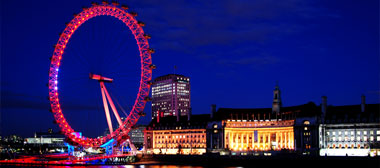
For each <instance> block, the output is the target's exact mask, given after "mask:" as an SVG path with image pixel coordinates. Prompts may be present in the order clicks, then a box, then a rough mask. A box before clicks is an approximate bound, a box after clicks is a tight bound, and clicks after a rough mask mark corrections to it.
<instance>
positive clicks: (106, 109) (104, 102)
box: [100, 81, 113, 134]
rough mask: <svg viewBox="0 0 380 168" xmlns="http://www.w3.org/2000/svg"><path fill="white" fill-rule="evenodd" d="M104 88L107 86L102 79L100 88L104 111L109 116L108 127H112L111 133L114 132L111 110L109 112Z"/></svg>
mask: <svg viewBox="0 0 380 168" xmlns="http://www.w3.org/2000/svg"><path fill="white" fill-rule="evenodd" d="M104 88H105V86H104V83H103V82H102V81H101V82H100V90H101V92H102V98H103V105H104V111H105V112H106V118H107V123H108V128H109V129H110V133H111V134H112V132H113V128H112V122H111V116H110V112H109V109H108V104H107V98H106V96H105V93H104V92H105V91H104Z"/></svg>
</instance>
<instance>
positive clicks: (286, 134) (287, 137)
mask: <svg viewBox="0 0 380 168" xmlns="http://www.w3.org/2000/svg"><path fill="white" fill-rule="evenodd" d="M288 145H289V136H288V132H287V131H286V132H285V148H286V149H288V148H289V146H288Z"/></svg>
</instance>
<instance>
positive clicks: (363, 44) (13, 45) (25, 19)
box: [1, 1, 380, 137]
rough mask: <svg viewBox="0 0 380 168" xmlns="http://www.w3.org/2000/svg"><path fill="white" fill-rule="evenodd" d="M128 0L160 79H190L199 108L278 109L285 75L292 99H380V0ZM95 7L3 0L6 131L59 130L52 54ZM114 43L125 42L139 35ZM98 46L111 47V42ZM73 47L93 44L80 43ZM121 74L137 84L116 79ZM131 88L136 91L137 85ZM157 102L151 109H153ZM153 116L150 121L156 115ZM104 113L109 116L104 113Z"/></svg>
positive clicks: (287, 98) (286, 101)
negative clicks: (68, 28) (79, 16)
mask: <svg viewBox="0 0 380 168" xmlns="http://www.w3.org/2000/svg"><path fill="white" fill-rule="evenodd" d="M119 2H120V3H121V4H124V3H125V4H127V5H129V7H130V10H129V11H136V12H137V13H138V16H137V19H138V20H141V21H143V22H144V23H146V24H147V26H146V27H145V28H144V30H145V32H146V33H148V34H150V35H151V36H152V39H151V40H149V43H150V45H151V47H153V48H154V49H155V50H156V53H155V54H153V63H154V64H155V65H157V69H156V70H154V72H153V78H156V77H158V76H162V75H166V74H171V73H173V71H176V73H179V74H183V75H185V76H188V77H190V78H191V91H192V94H191V99H192V101H191V106H192V108H193V110H192V113H194V114H208V113H209V112H210V105H211V104H216V105H217V107H231V108H237V107H243V108H248V107H249V108H263V107H265V108H267V107H271V105H272V98H273V97H272V96H273V95H272V91H273V88H274V86H275V84H276V81H278V83H279V87H280V88H281V98H282V99H281V100H282V106H284V107H287V106H293V105H300V104H305V103H307V102H309V101H313V102H315V103H316V104H317V105H319V104H321V96H327V97H328V100H329V101H328V104H331V105H353V104H360V101H361V98H360V96H361V95H362V94H364V95H365V96H366V103H367V104H374V103H379V100H380V99H379V96H380V94H379V93H380V92H379V69H378V67H380V66H379V48H378V46H379V41H378V37H379V32H378V30H379V24H378V22H379V16H378V12H379V4H378V3H379V2H378V1H368V3H367V4H364V3H360V2H357V1H334V2H327V1H319V2H313V1H283V2H281V3H275V2H271V1H252V2H242V1H233V2H232V1H231V2H229V1H218V3H212V2H197V1H194V2H185V1H176V2H171V1H160V2H155V1H146V2H140V1H119ZM90 5H91V1H81V2H77V1H61V2H55V1H54V2H50V1H47V2H45V1H33V2H31V1H17V2H13V1H12V2H10V1H8V2H5V1H2V2H1V8H2V10H1V17H2V19H1V20H2V21H1V22H2V23H1V34H2V37H1V115H2V116H1V119H2V121H1V124H2V125H1V129H2V134H3V135H9V134H19V135H22V136H25V137H26V136H30V135H32V134H33V133H34V132H38V131H42V130H47V128H54V129H55V130H58V127H56V126H55V125H54V124H53V116H52V114H51V113H50V112H49V108H50V107H49V101H48V100H47V97H48V89H47V87H46V83H47V81H48V73H47V72H48V70H49V64H50V60H49V57H51V55H52V53H53V47H52V46H53V45H54V44H55V43H56V41H57V40H58V34H59V33H60V32H61V31H62V30H63V29H64V28H65V22H69V21H70V20H71V19H72V17H73V16H72V14H73V13H79V12H80V11H81V10H82V6H90ZM156 13H159V14H156ZM99 22H100V23H106V21H103V20H99ZM93 23H94V24H91V23H89V26H88V27H81V28H80V30H81V31H82V32H78V36H79V37H81V36H82V35H83V36H85V35H86V34H85V33H86V28H93V27H94V25H95V26H96V25H97V23H95V22H93ZM108 23H111V24H112V23H113V22H112V21H111V22H108ZM91 26H92V27H91ZM99 27H101V26H99ZM115 27H116V28H117V26H114V27H112V26H111V27H107V26H103V27H102V28H103V29H96V27H95V28H94V29H91V31H89V32H90V33H95V34H96V33H97V32H96V31H97V30H104V31H105V32H107V33H108V35H118V33H119V32H121V31H119V30H115V31H113V30H114V29H111V28H115ZM87 30H89V29H87ZM80 33H82V34H80ZM123 35H124V34H123ZM125 37H126V38H129V36H125ZM20 39H21V40H20ZM98 39H101V38H98ZM73 40H74V41H73V43H71V44H72V45H76V46H77V47H78V45H77V44H81V42H82V43H83V42H87V41H86V40H89V39H78V38H77V39H73ZM75 40H76V41H75ZM118 40H120V39H118ZM133 40H134V39H132V42H133ZM114 42H115V45H118V46H120V45H123V44H128V43H129V42H131V41H122V40H120V41H117V40H116V41H114ZM94 43H95V42H94ZM71 44H70V43H69V45H71ZM132 44H133V45H132V47H136V46H135V43H132ZM86 45H87V46H85V47H89V46H94V45H91V43H89V44H86ZM111 47H112V46H111ZM20 48H21V49H20ZM99 48H100V51H103V52H104V51H107V49H108V48H107V47H99ZM73 50H79V51H77V53H80V52H83V51H85V52H86V51H87V50H85V49H83V48H80V47H78V48H74V49H73ZM131 50H132V49H131ZM119 51H122V52H124V53H126V54H130V53H132V54H130V55H133V54H135V53H134V52H130V49H126V50H125V51H124V50H121V49H116V51H115V52H114V53H117V52H119ZM71 53H74V54H75V52H74V51H73V52H71ZM89 54H94V53H89ZM67 60H68V59H67ZM124 61H125V60H124ZM67 62H70V61H67ZM133 63H134V62H133ZM131 64H132V63H131ZM128 65H129V64H128ZM135 66H136V65H135ZM174 66H176V67H178V68H176V69H175V68H174ZM76 67H78V69H79V66H76ZM76 67H74V68H73V69H75V68H76ZM136 67H138V66H136ZM75 70H76V69H75ZM123 70H125V69H123ZM126 70H127V69H126ZM62 71H63V72H62V73H63V74H64V73H65V71H66V74H67V76H69V75H73V74H75V72H73V71H74V70H72V71H70V70H67V69H65V67H63V68H62ZM128 72H129V71H128ZM128 72H127V73H128ZM118 80H119V81H122V82H124V83H129V81H127V80H124V79H120V78H119V79H118V78H115V82H116V81H118ZM131 80H132V79H131ZM63 82H65V81H63ZM82 84H83V86H85V84H87V83H85V82H83V83H82ZM91 84H92V83H91ZM133 86H135V85H133ZM98 87H99V86H98V85H96V86H94V87H93V90H95V89H96V91H98V90H99V88H98ZM91 89H92V88H91ZM111 89H112V88H111ZM126 90H127V89H126ZM127 91H128V93H130V95H132V96H131V97H133V96H135V93H133V90H127ZM89 92H92V90H90V91H89ZM85 93H87V92H85ZM68 96H69V97H70V96H74V95H68ZM88 97H90V96H88ZM126 100H128V98H126ZM90 103H91V102H86V101H84V102H83V103H77V102H75V103H72V102H69V101H67V103H66V104H67V106H66V107H67V109H69V108H79V109H86V110H88V109H94V107H92V106H88V105H89V104H90ZM150 106H151V104H150V103H149V104H147V105H146V108H145V112H146V114H149V115H150V114H151V112H150ZM95 109H96V111H98V109H97V107H95ZM64 113H65V112H64ZM89 114H91V113H89V112H88V113H86V114H85V115H83V116H81V117H83V118H84V117H85V116H86V115H89ZM101 115H103V116H104V112H103V113H99V116H101ZM149 115H147V116H146V117H144V118H142V120H141V122H143V123H144V122H145V123H147V122H149V121H150V119H151V117H150V116H149ZM95 119H96V120H104V121H101V122H105V119H104V117H103V118H100V119H97V118H95ZM87 124H91V123H87ZM78 127H83V126H80V125H78ZM105 128H106V127H104V129H105ZM101 131H104V130H101Z"/></svg>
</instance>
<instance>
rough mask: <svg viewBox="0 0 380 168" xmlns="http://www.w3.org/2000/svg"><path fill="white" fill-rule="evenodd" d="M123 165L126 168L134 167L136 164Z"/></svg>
mask: <svg viewBox="0 0 380 168" xmlns="http://www.w3.org/2000/svg"><path fill="white" fill-rule="evenodd" d="M117 167H119V166H117ZM123 167H125V168H134V167H135V166H132V165H124V166H123Z"/></svg>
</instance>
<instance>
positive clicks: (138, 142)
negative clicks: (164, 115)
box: [128, 125, 146, 148]
mask: <svg viewBox="0 0 380 168" xmlns="http://www.w3.org/2000/svg"><path fill="white" fill-rule="evenodd" d="M145 128H146V126H144V125H139V126H136V127H134V128H133V129H132V130H131V131H130V132H129V133H128V136H129V137H130V139H131V142H132V143H133V144H134V145H135V146H136V147H137V148H140V147H142V146H143V143H144V130H145Z"/></svg>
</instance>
